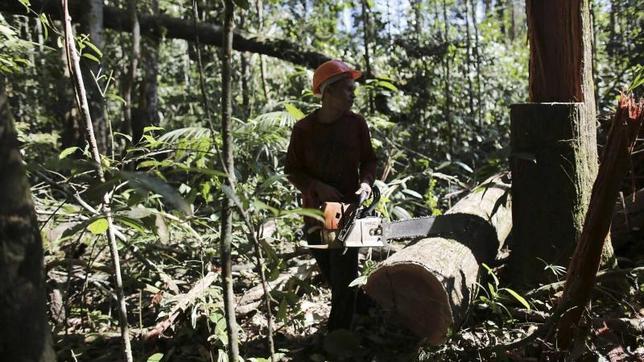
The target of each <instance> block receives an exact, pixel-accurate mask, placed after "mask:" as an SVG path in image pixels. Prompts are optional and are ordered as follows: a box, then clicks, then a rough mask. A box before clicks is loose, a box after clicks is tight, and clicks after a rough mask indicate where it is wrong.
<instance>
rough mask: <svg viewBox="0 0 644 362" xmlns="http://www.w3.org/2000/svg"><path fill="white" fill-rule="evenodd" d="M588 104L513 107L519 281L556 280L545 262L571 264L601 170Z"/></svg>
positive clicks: (515, 272)
mask: <svg viewBox="0 0 644 362" xmlns="http://www.w3.org/2000/svg"><path fill="white" fill-rule="evenodd" d="M586 110H587V107H585V106H584V105H583V104H582V103H525V104H515V105H512V107H511V111H510V115H511V119H512V123H511V136H510V144H511V148H512V159H511V160H510V168H511V170H512V200H513V211H512V213H513V214H512V217H513V220H514V232H513V238H512V243H511V245H510V248H511V249H512V255H511V260H510V265H509V267H510V270H512V272H511V273H510V275H511V277H512V279H513V282H514V283H515V284H518V285H531V284H533V283H535V282H537V281H540V282H550V281H551V280H547V278H548V277H549V276H550V274H548V273H544V272H543V268H544V266H545V265H544V262H546V263H550V264H555V265H563V266H565V265H567V264H568V260H569V258H570V256H571V255H572V252H573V250H574V248H575V242H576V240H577V239H578V238H579V236H580V235H581V229H582V226H583V218H584V212H585V210H586V209H587V208H588V202H589V200H590V192H591V188H592V183H593V180H594V178H595V175H596V174H597V143H596V140H595V126H594V123H591V122H590V121H589V118H588V115H587V114H585V112H586ZM540 259H541V260H540Z"/></svg>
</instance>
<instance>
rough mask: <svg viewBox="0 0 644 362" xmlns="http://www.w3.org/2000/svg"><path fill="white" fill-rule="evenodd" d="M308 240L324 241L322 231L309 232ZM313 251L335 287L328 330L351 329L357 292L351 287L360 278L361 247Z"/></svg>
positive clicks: (314, 241) (326, 277)
mask: <svg viewBox="0 0 644 362" xmlns="http://www.w3.org/2000/svg"><path fill="white" fill-rule="evenodd" d="M306 241H307V242H308V243H309V244H310V245H322V244H324V243H323V242H322V238H321V236H320V233H319V231H314V232H312V233H310V234H307V236H306ZM311 254H313V257H314V258H315V260H316V261H317V263H318V266H319V267H320V272H321V273H322V278H324V280H325V281H326V282H327V283H328V284H329V286H330V287H331V314H330V315H329V323H328V326H327V327H328V330H329V331H333V330H336V329H340V328H345V329H349V328H351V321H352V319H353V312H354V307H355V299H356V292H355V288H349V283H351V282H352V281H353V280H354V279H355V278H357V277H358V248H347V249H328V250H318V249H311Z"/></svg>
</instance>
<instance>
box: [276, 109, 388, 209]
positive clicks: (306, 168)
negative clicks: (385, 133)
mask: <svg viewBox="0 0 644 362" xmlns="http://www.w3.org/2000/svg"><path fill="white" fill-rule="evenodd" d="M285 172H286V174H287V175H288V179H289V181H291V183H293V185H295V187H297V188H298V189H299V190H300V191H301V192H302V206H303V207H306V208H318V207H319V206H320V205H321V204H322V203H323V202H324V201H329V200H320V199H319V198H318V197H317V195H316V194H315V193H314V189H313V188H312V187H311V186H312V183H313V182H315V181H316V180H317V181H321V182H324V183H326V184H327V185H330V186H333V187H335V188H336V189H337V190H338V191H339V192H340V193H341V194H342V195H343V199H342V200H341V201H342V202H355V201H356V195H355V192H356V191H357V190H358V187H359V186H360V183H361V182H367V183H368V184H369V185H371V184H373V181H374V180H375V174H376V154H375V153H374V151H373V147H372V146H371V136H370V135H369V127H368V126H367V122H366V121H365V119H364V118H363V117H362V116H360V115H358V114H355V113H353V112H350V111H348V112H346V113H344V114H343V115H342V116H341V117H340V118H339V119H337V120H336V121H334V122H332V123H322V122H320V121H319V120H318V111H314V112H313V113H311V114H309V115H308V116H306V117H304V118H303V119H301V120H300V121H298V122H297V123H296V124H295V126H294V127H293V131H292V133H291V141H290V143H289V146H288V151H287V153H286V165H285ZM309 221H310V220H308V219H307V222H309Z"/></svg>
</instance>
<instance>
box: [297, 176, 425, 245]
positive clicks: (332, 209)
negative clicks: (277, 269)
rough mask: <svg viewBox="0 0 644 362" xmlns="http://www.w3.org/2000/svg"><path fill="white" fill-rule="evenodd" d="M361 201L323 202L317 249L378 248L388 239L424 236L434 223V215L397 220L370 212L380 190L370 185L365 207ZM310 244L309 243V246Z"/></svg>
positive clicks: (378, 196) (378, 198)
mask: <svg viewBox="0 0 644 362" xmlns="http://www.w3.org/2000/svg"><path fill="white" fill-rule="evenodd" d="M362 201H364V200H361V202H358V203H353V204H346V203H341V202H325V203H324V204H323V205H322V211H323V212H324V225H323V226H322V230H321V235H322V241H324V243H326V245H322V246H321V247H320V248H323V249H327V248H373V247H381V246H384V245H385V244H386V242H387V241H388V240H393V239H410V238H415V237H423V236H427V235H428V234H429V232H430V229H431V227H432V225H433V223H434V217H431V216H430V217H421V218H415V219H408V220H400V221H393V222H388V221H383V219H382V218H381V217H379V216H377V215H375V214H374V209H375V207H376V205H377V203H378V201H380V191H379V190H378V188H377V187H375V186H374V187H373V193H372V200H371V203H370V204H369V206H366V207H365V206H362ZM309 247H313V246H309Z"/></svg>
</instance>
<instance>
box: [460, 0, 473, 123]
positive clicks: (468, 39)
mask: <svg viewBox="0 0 644 362" xmlns="http://www.w3.org/2000/svg"><path fill="white" fill-rule="evenodd" d="M468 2H469V1H468V0H466V1H465V2H464V4H463V6H465V76H466V78H467V103H468V106H469V111H470V117H472V119H474V118H476V116H475V112H474V94H473V93H474V92H473V91H474V90H473V89H472V77H471V76H470V74H471V69H472V57H471V55H472V44H471V37H470V14H469V13H470V11H469V6H468Z"/></svg>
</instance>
